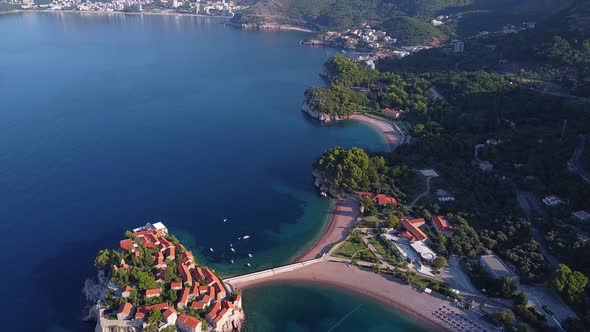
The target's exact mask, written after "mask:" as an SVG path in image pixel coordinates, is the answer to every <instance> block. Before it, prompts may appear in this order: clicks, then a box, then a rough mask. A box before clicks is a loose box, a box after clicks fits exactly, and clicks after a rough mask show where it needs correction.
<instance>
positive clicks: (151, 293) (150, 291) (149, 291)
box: [145, 288, 160, 297]
mask: <svg viewBox="0 0 590 332" xmlns="http://www.w3.org/2000/svg"><path fill="white" fill-rule="evenodd" d="M145 296H148V297H151V296H160V289H159V288H150V289H146V290H145Z"/></svg>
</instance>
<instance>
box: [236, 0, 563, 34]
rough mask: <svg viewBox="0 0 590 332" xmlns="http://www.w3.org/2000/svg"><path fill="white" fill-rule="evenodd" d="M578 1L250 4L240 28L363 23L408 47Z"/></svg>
mask: <svg viewBox="0 0 590 332" xmlns="http://www.w3.org/2000/svg"><path fill="white" fill-rule="evenodd" d="M571 1H572V0H568V1H565V2H564V1H562V0H543V1H540V0H249V1H245V3H246V4H249V5H251V7H250V8H248V9H247V10H245V11H244V12H241V13H238V14H237V15H236V16H235V17H234V18H233V23H234V24H254V25H265V24H266V25H272V24H278V25H281V24H282V25H294V26H301V27H306V28H309V29H312V30H317V31H320V30H343V29H347V28H353V27H358V26H359V25H360V24H362V23H363V22H371V23H375V24H376V25H379V24H382V25H381V27H382V28H383V29H385V30H386V31H387V32H388V34H390V35H392V36H394V38H397V39H398V40H400V41H401V42H402V43H403V44H415V43H418V44H421V43H432V42H433V41H434V42H437V41H442V40H446V39H448V38H449V37H450V36H453V35H458V36H459V37H461V38H463V37H466V36H471V35H474V34H475V33H477V32H479V31H482V30H488V31H494V30H497V29H498V28H499V27H501V26H502V25H503V24H506V23H513V24H520V23H521V22H523V21H530V20H538V19H539V18H542V17H546V16H548V15H550V14H552V13H554V12H555V11H557V10H559V8H561V7H562V6H564V5H567V4H568V3H570V2H571ZM438 15H452V16H453V17H458V16H461V19H459V20H457V21H456V24H451V25H448V26H447V25H445V26H441V27H435V26H433V25H432V24H431V23H430V20H431V19H432V18H434V17H436V16H438Z"/></svg>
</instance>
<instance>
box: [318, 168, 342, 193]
mask: <svg viewBox="0 0 590 332" xmlns="http://www.w3.org/2000/svg"><path fill="white" fill-rule="evenodd" d="M311 174H312V175H313V177H314V178H315V180H314V184H315V186H316V187H317V188H318V189H319V190H320V192H322V193H326V194H329V195H330V196H332V197H335V198H340V193H339V192H338V191H337V190H336V189H335V188H334V187H332V185H330V184H329V183H327V182H326V181H325V179H324V176H323V175H322V173H321V172H320V171H318V170H313V171H312V172H311Z"/></svg>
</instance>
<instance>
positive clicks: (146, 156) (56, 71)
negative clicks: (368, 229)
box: [0, 13, 385, 331]
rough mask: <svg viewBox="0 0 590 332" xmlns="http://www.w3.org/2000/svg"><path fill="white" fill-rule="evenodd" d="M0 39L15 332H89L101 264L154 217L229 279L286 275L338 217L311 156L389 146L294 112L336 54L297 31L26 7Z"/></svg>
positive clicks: (8, 275) (0, 152)
mask: <svg viewBox="0 0 590 332" xmlns="http://www.w3.org/2000/svg"><path fill="white" fill-rule="evenodd" d="M0 34H1V35H2V41H1V42H0V223H1V224H2V226H3V234H4V236H3V240H2V247H3V249H4V250H5V254H4V255H3V261H4V264H3V265H4V266H5V269H3V272H2V273H1V274H0V275H1V277H0V278H1V279H0V281H1V282H2V284H3V285H4V287H3V288H4V294H3V298H4V301H3V302H4V304H2V305H0V310H1V311H2V313H3V316H4V317H11V320H10V321H12V322H18V325H16V326H14V327H11V328H12V330H16V331H90V330H92V327H93V326H92V324H84V323H81V321H80V317H81V316H82V312H81V307H82V304H83V296H82V294H81V292H80V291H81V288H82V286H83V283H84V280H85V279H86V278H87V277H91V276H92V275H93V274H94V270H93V267H92V261H93V259H94V257H95V255H96V252H97V251H98V250H99V249H101V248H112V247H115V246H117V244H118V240H119V239H120V238H121V236H122V234H123V232H124V231H125V230H127V229H130V228H133V227H136V226H138V225H142V224H144V223H145V222H147V221H151V220H162V221H163V222H164V223H165V224H166V225H167V226H168V227H169V228H170V230H171V231H172V232H173V233H175V234H176V235H178V237H179V238H181V240H182V241H183V242H185V243H187V244H188V245H189V246H190V247H191V248H192V249H193V251H194V253H195V254H196V256H197V258H198V259H199V260H201V261H204V262H205V263H207V264H209V265H211V266H213V267H214V268H216V270H217V271H218V272H219V273H221V274H223V275H231V274H238V273H243V272H247V271H250V270H254V269H261V268H264V267H267V266H270V265H276V264H283V263H286V262H288V261H289V259H291V258H292V257H294V256H296V255H297V254H298V253H299V252H300V251H301V250H303V249H304V248H305V246H306V245H307V244H309V242H310V240H312V239H313V238H314V237H315V236H317V235H318V234H319V232H320V231H321V229H322V227H323V226H324V224H325V217H326V213H327V211H328V210H329V209H330V203H329V201H328V200H325V199H322V198H321V197H319V195H317V193H316V192H315V190H314V188H313V183H312V180H313V179H312V177H311V173H310V171H311V165H312V163H313V161H314V159H315V158H316V157H317V156H318V155H320V154H321V153H322V152H323V151H324V150H325V149H327V148H329V147H332V146H335V145H341V146H362V147H367V148H371V149H383V148H384V147H385V142H384V141H383V139H382V138H381V137H380V136H379V135H378V134H377V133H376V132H374V131H373V130H372V129H370V128H368V127H367V126H365V125H363V124H360V123H356V122H343V123H338V124H333V125H329V126H324V125H320V124H319V123H317V122H316V121H313V120H311V119H309V118H307V117H306V116H304V114H302V112H300V111H299V107H300V105H301V102H302V99H303V92H304V91H305V89H306V88H307V87H308V86H310V85H321V84H322V82H321V80H320V78H319V76H318V73H319V72H320V71H321V69H322V64H323V62H324V61H326V60H327V59H328V58H329V56H330V55H332V54H333V51H331V50H327V49H322V48H310V47H303V46H300V45H298V40H299V39H301V38H302V37H303V36H304V35H303V34H301V33H284V32H281V33H272V32H264V33H261V32H243V31H239V30H235V29H233V28H230V27H227V26H225V25H224V24H223V21H219V20H215V19H206V18H194V17H174V16H140V15H118V14H113V15H94V14H71V13H64V14H60V13H52V14H49V13H26V14H17V15H2V16H0ZM224 218H227V219H228V222H226V223H223V219H224ZM244 235H250V236H251V238H250V239H249V240H247V241H245V240H238V237H242V236H244ZM230 243H231V244H233V246H234V248H236V250H237V252H236V253H235V254H233V253H231V251H230V250H229V244H230ZM209 248H213V249H214V251H213V252H211V251H210V250H209ZM248 253H251V254H252V255H253V256H254V257H253V258H252V259H249V258H248V257H247V254H248ZM232 259H233V260H234V261H235V264H230V263H229V262H230V260H232ZM246 262H250V263H251V265H252V267H250V268H247V267H246V266H245V263H246ZM334 296H346V294H340V295H334ZM249 306H250V307H252V308H255V306H256V305H255V304H254V303H251V304H249ZM261 308H262V307H261ZM253 310H255V309H253ZM285 319H287V320H288V319H289V318H285Z"/></svg>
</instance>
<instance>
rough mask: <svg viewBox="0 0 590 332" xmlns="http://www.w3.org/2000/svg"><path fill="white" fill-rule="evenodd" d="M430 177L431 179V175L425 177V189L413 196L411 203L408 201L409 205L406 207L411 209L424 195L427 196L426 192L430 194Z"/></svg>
mask: <svg viewBox="0 0 590 332" xmlns="http://www.w3.org/2000/svg"><path fill="white" fill-rule="evenodd" d="M430 179H432V176H429V177H427V178H426V190H425V191H424V192H423V193H421V194H420V195H418V196H417V197H416V198H414V200H413V201H412V203H410V205H408V206H407V208H408V209H410V210H411V209H413V208H414V206H416V204H418V202H419V201H420V200H421V199H422V198H423V197H425V196H427V195H428V194H430Z"/></svg>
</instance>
